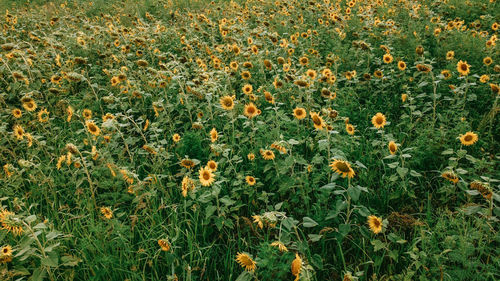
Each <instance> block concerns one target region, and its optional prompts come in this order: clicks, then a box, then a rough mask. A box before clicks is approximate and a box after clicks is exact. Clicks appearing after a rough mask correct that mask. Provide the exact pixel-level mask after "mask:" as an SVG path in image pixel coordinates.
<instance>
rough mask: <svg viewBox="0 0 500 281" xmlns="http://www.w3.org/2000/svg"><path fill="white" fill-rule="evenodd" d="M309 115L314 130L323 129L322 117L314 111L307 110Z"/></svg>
mask: <svg viewBox="0 0 500 281" xmlns="http://www.w3.org/2000/svg"><path fill="white" fill-rule="evenodd" d="M309 115H310V116H311V119H312V121H313V124H314V128H315V129H316V130H323V127H325V122H324V121H323V118H321V116H319V114H318V113H316V112H309Z"/></svg>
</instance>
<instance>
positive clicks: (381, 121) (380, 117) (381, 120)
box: [372, 112, 387, 129]
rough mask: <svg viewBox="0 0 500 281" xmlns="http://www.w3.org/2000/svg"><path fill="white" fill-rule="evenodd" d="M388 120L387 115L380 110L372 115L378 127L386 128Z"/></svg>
mask: <svg viewBox="0 0 500 281" xmlns="http://www.w3.org/2000/svg"><path fill="white" fill-rule="evenodd" d="M386 121H387V120H386V119H385V115H384V114H382V113H380V112H378V113H377V114H375V115H374V116H373V117H372V124H373V126H375V128H377V129H381V128H384V126H385V124H386Z"/></svg>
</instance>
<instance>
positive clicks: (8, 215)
mask: <svg viewBox="0 0 500 281" xmlns="http://www.w3.org/2000/svg"><path fill="white" fill-rule="evenodd" d="M4 170H5V166H4ZM0 224H1V225H2V229H5V230H7V232H12V233H13V234H14V235H16V236H17V235H21V234H22V233H23V232H24V230H23V225H22V221H21V219H20V218H18V217H17V216H16V214H14V213H13V212H9V211H7V210H5V209H4V210H1V211H0Z"/></svg>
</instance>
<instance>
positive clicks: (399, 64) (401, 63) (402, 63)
mask: <svg viewBox="0 0 500 281" xmlns="http://www.w3.org/2000/svg"><path fill="white" fill-rule="evenodd" d="M398 68H399V70H401V71H403V70H405V69H406V63H405V62H404V61H402V60H400V61H398Z"/></svg>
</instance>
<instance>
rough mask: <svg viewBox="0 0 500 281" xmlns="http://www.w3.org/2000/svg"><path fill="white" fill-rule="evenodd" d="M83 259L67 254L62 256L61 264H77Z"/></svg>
mask: <svg viewBox="0 0 500 281" xmlns="http://www.w3.org/2000/svg"><path fill="white" fill-rule="evenodd" d="M81 261H82V260H81V259H80V258H78V257H75V256H71V255H67V256H62V257H61V265H62V266H76V265H78V263H80V262H81Z"/></svg>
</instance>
